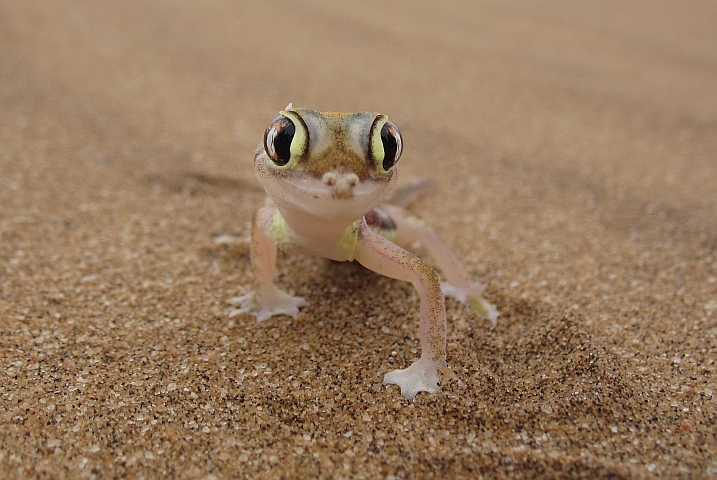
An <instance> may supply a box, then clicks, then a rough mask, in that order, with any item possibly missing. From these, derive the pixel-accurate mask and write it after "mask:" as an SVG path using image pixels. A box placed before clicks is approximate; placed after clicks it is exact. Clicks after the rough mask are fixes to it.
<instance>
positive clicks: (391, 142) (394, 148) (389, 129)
mask: <svg viewBox="0 0 717 480" xmlns="http://www.w3.org/2000/svg"><path fill="white" fill-rule="evenodd" d="M398 135H399V133H398V129H397V128H396V127H395V126H394V125H393V124H392V123H391V122H386V123H385V124H384V126H383V128H381V143H383V169H384V170H388V169H389V168H391V167H393V165H394V164H395V163H396V160H398V158H397V154H398V153H399V152H398Z"/></svg>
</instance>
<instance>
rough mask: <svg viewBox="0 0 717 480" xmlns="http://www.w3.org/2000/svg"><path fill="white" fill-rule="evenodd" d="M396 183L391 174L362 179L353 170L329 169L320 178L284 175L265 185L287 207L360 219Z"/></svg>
mask: <svg viewBox="0 0 717 480" xmlns="http://www.w3.org/2000/svg"><path fill="white" fill-rule="evenodd" d="M392 177H393V176H392ZM394 183H395V179H393V178H390V177H386V178H385V179H380V180H373V179H367V180H363V181H359V178H358V176H357V175H356V174H353V173H348V174H344V173H336V172H328V173H326V174H324V176H323V177H322V178H320V179H318V178H314V177H310V176H306V175H286V176H282V177H281V178H276V179H274V181H271V182H267V184H266V185H265V188H266V190H267V193H268V194H269V197H271V198H272V199H273V200H274V202H276V203H277V204H278V205H280V206H282V207H284V208H291V209H299V210H302V211H305V212H307V213H310V214H312V215H315V216H318V217H321V218H325V219H329V220H339V219H341V220H345V219H347V218H350V219H352V220H356V219H358V218H360V217H361V216H362V215H364V214H365V213H366V212H368V211H370V210H371V209H372V208H373V207H375V206H376V205H377V204H378V203H380V202H381V201H382V200H383V199H384V198H385V196H386V195H387V194H388V192H389V191H390V190H391V188H392V187H393V184H394Z"/></svg>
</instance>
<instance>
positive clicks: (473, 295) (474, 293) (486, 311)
mask: <svg viewBox="0 0 717 480" xmlns="http://www.w3.org/2000/svg"><path fill="white" fill-rule="evenodd" d="M484 289H485V287H483V285H481V284H480V283H471V284H470V285H469V286H468V287H456V286H454V285H451V284H450V283H445V282H442V283H441V291H442V292H443V295H445V296H447V297H453V298H455V299H456V300H458V301H459V302H461V303H462V304H463V305H466V306H468V308H470V309H471V311H472V312H473V313H474V314H476V315H478V316H480V317H483V318H487V319H488V320H490V323H491V324H492V325H493V328H495V326H496V325H497V324H498V315H500V312H498V309H497V308H496V307H495V305H493V304H492V303H490V302H489V301H488V300H486V299H485V298H483V295H481V293H482V292H483V290H484Z"/></svg>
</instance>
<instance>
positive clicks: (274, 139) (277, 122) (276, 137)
mask: <svg viewBox="0 0 717 480" xmlns="http://www.w3.org/2000/svg"><path fill="white" fill-rule="evenodd" d="M295 133H296V127H295V126H294V122H292V121H291V120H289V119H288V118H286V117H285V116H283V115H282V116H280V117H277V118H275V119H274V120H272V122H271V123H270V124H269V126H268V127H266V132H265V133H264V150H265V151H266V154H267V155H268V156H269V158H271V161H272V162H274V163H275V164H276V165H277V166H279V167H283V166H284V165H286V164H287V163H289V160H291V142H292V140H294V134H295Z"/></svg>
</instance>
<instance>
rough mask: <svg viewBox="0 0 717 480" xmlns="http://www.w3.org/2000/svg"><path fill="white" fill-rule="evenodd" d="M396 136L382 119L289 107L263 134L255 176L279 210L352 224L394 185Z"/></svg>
mask: <svg viewBox="0 0 717 480" xmlns="http://www.w3.org/2000/svg"><path fill="white" fill-rule="evenodd" d="M402 147H403V143H402V139H401V134H400V132H399V131H398V128H396V126H395V125H394V124H393V123H391V122H389V121H388V118H387V117H386V116H385V115H381V114H378V113H370V112H359V113H340V112H317V111H314V110H309V109H304V108H297V109H294V108H291V105H289V106H288V107H287V109H286V110H283V111H282V112H281V115H280V116H279V117H277V118H276V119H274V120H273V121H272V122H271V123H270V124H269V126H268V127H267V129H266V132H265V134H264V141H263V142H262V143H261V144H260V145H259V146H258V147H257V149H256V154H255V157H254V172H255V174H256V176H257V178H258V179H259V181H260V182H261V183H262V185H263V186H264V189H265V190H266V192H267V194H268V195H269V197H270V198H271V199H272V200H273V201H274V202H275V203H276V204H277V205H278V206H279V207H280V208H281V209H282V210H287V209H298V210H301V211H303V212H306V213H309V214H311V215H314V216H317V217H320V218H322V219H325V220H330V221H354V220H356V219H358V218H360V217H361V216H363V215H364V214H365V213H366V212H368V211H370V210H371V209H372V208H373V207H375V206H376V205H377V204H378V203H380V202H381V201H382V200H383V199H384V198H385V197H386V196H387V195H388V194H389V193H390V192H391V190H392V189H393V187H394V186H395V185H396V182H397V180H398V171H397V162H398V160H399V158H400V157H401V152H402Z"/></svg>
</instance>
